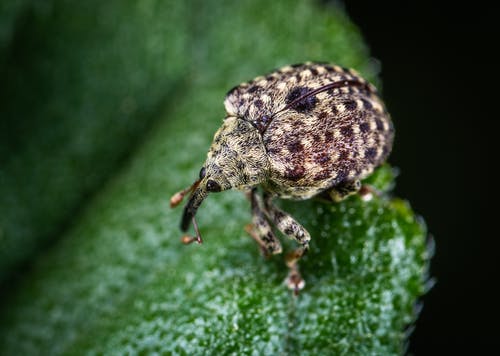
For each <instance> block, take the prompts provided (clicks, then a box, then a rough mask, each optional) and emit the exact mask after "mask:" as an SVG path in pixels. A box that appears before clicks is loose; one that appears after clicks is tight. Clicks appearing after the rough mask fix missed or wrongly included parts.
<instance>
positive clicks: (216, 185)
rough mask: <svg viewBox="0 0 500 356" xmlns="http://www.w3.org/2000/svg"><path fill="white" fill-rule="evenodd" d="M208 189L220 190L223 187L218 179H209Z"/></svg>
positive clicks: (210, 190)
mask: <svg viewBox="0 0 500 356" xmlns="http://www.w3.org/2000/svg"><path fill="white" fill-rule="evenodd" d="M207 190H208V191H209V192H220V191H221V187H220V185H219V183H217V182H216V181H213V180H211V179H209V180H208V182H207Z"/></svg>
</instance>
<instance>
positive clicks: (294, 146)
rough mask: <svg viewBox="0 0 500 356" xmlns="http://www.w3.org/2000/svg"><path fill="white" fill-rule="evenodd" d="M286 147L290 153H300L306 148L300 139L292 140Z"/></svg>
mask: <svg viewBox="0 0 500 356" xmlns="http://www.w3.org/2000/svg"><path fill="white" fill-rule="evenodd" d="M286 147H287V148H288V151H290V153H298V152H301V151H302V150H303V149H304V146H303V145H302V143H300V141H295V142H291V143H289V144H288V145H287V146H286Z"/></svg>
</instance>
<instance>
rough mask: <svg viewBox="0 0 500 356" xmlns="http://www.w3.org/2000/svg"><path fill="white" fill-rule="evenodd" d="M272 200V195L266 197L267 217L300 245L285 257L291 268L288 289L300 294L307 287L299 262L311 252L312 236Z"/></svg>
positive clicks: (287, 281)
mask: <svg viewBox="0 0 500 356" xmlns="http://www.w3.org/2000/svg"><path fill="white" fill-rule="evenodd" d="M272 199H273V197H272V196H271V195H268V194H266V195H265V196H264V207H265V209H266V213H267V215H268V216H269V218H270V219H271V220H272V221H273V222H274V224H275V225H276V227H277V228H278V230H280V231H281V232H282V233H283V234H285V235H286V236H288V237H289V238H291V239H293V240H295V241H297V242H298V243H299V244H300V247H299V248H297V249H296V250H294V251H292V252H290V253H288V254H287V255H286V257H285V260H286V264H287V266H288V268H290V272H289V273H288V277H287V280H286V283H287V285H288V288H290V289H293V290H294V292H295V293H298V291H299V290H301V289H302V288H304V286H305V282H304V280H303V279H302V277H301V276H300V272H299V267H298V261H299V260H300V258H301V257H302V256H303V255H304V254H305V253H306V252H307V251H308V250H309V241H310V240H311V235H310V234H309V232H308V231H307V230H306V229H305V228H304V227H303V226H302V225H300V224H299V223H298V222H297V221H296V220H295V219H294V218H293V217H291V216H290V215H289V214H287V213H285V212H284V211H282V210H281V209H278V208H277V207H276V206H275V205H274V204H273V202H272Z"/></svg>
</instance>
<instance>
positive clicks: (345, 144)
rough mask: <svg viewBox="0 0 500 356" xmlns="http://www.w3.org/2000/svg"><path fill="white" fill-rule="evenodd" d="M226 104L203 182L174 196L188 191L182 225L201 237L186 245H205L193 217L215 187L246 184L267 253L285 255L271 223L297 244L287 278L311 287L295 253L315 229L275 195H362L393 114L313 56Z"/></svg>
mask: <svg viewBox="0 0 500 356" xmlns="http://www.w3.org/2000/svg"><path fill="white" fill-rule="evenodd" d="M224 106H225V109H226V117H225V119H224V121H223V123H222V126H221V127H220V129H219V130H218V131H217V132H216V133H215V136H214V139H213V142H212V145H211V147H210V150H209V151H208V154H207V159H206V161H205V164H204V165H203V167H202V168H201V170H200V173H199V179H198V180H196V181H195V182H194V183H193V184H192V185H191V186H190V187H188V188H186V189H184V190H182V191H180V192H178V193H176V194H175V195H174V196H173V197H172V199H171V200H170V205H171V207H174V206H176V205H178V204H179V203H180V202H181V201H182V199H183V197H184V196H185V195H187V194H190V197H189V201H188V203H187V204H186V206H185V208H184V214H183V216H182V221H181V229H182V230H183V231H186V230H187V229H188V228H189V225H190V223H191V222H192V224H193V227H194V231H195V236H194V237H191V236H184V237H183V242H184V243H192V242H194V241H196V242H198V243H201V242H202V239H201V235H200V231H199V229H198V225H197V223H196V220H195V215H196V211H197V210H198V208H199V206H200V204H201V203H202V202H203V200H204V199H205V198H206V197H207V195H208V193H211V192H221V191H224V190H228V189H232V188H235V189H239V190H243V191H245V192H246V193H247V195H248V197H249V199H250V202H251V213H252V223H251V224H249V225H248V226H247V227H246V230H247V232H248V233H249V234H250V235H251V236H252V237H253V238H254V239H255V241H257V243H258V245H259V246H260V248H261V250H262V252H263V254H264V255H272V254H278V253H281V252H282V247H281V243H280V241H279V240H278V238H277V237H276V235H275V232H274V230H273V226H274V227H275V228H276V229H277V230H278V231H280V232H281V233H282V234H284V235H286V236H288V237H289V238H291V239H293V240H295V241H296V242H297V243H298V245H299V246H298V248H297V249H296V250H295V251H293V252H291V253H289V254H288V255H287V256H286V263H287V265H288V267H289V269H290V271H289V274H288V277H287V279H286V281H287V285H288V287H289V288H291V289H293V290H294V291H295V292H298V290H300V289H302V288H303V287H304V284H305V282H304V280H303V279H302V277H301V275H300V273H299V269H298V260H299V259H300V258H301V257H302V256H303V255H304V253H306V252H307V250H308V248H309V241H310V239H311V236H310V234H309V232H308V231H307V230H306V229H305V228H304V227H303V226H302V225H301V224H300V223H298V222H297V221H296V220H295V219H294V218H293V217H292V216H290V215H289V214H287V213H286V212H284V211H283V210H281V209H279V208H278V207H277V206H276V205H275V204H274V199H275V198H282V199H295V200H303V199H309V198H312V197H316V196H321V197H323V198H326V199H328V200H330V201H332V202H338V201H341V200H343V199H344V198H346V197H347V196H349V195H351V194H354V193H356V192H358V191H359V190H360V188H361V183H360V180H361V179H363V178H365V177H367V176H368V175H369V174H370V173H372V172H373V170H374V169H375V168H376V167H377V166H379V165H380V164H381V163H383V162H384V161H385V160H386V158H387V156H388V155H389V153H390V151H391V148H392V142H393V137H394V129H393V125H392V122H391V119H390V116H389V114H388V112H387V110H386V108H385V105H384V103H383V102H382V100H381V98H380V97H379V95H378V93H377V90H376V89H375V87H374V86H373V85H372V84H370V83H368V82H367V81H366V80H365V79H363V78H362V77H361V76H360V75H359V74H358V73H357V72H355V71H354V70H352V69H346V68H342V67H339V66H337V65H333V64H322V63H311V62H307V63H304V64H297V65H291V66H286V67H283V68H280V69H278V70H276V71H274V72H271V73H270V74H268V75H266V76H259V77H257V78H255V79H253V80H251V81H249V82H246V83H243V84H240V85H238V86H236V87H234V88H233V89H231V90H230V91H229V92H228V93H227V95H226V98H225V101H224ZM259 188H260V189H259Z"/></svg>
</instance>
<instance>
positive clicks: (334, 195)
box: [327, 180, 361, 203]
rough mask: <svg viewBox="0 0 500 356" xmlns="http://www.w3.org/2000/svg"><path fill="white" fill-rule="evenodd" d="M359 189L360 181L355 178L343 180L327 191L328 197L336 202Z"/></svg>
mask: <svg viewBox="0 0 500 356" xmlns="http://www.w3.org/2000/svg"><path fill="white" fill-rule="evenodd" d="M360 189H361V182H360V181H359V180H355V181H352V182H345V183H342V184H340V185H337V186H335V187H332V188H330V190H328V191H327V194H328V197H329V198H330V199H331V200H332V201H333V202H335V203H338V202H340V201H342V200H344V199H345V198H347V197H348V196H350V195H352V194H355V193H357V192H358V191H359V190H360Z"/></svg>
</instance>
